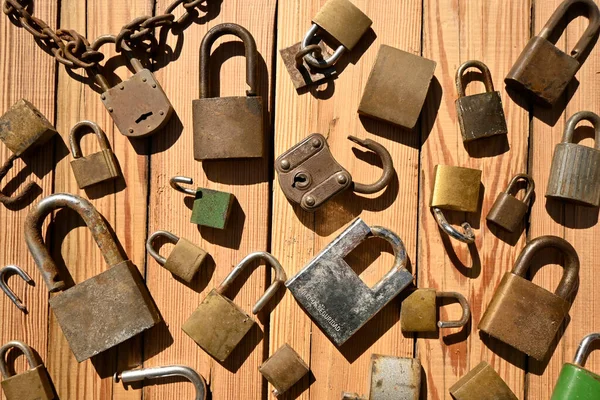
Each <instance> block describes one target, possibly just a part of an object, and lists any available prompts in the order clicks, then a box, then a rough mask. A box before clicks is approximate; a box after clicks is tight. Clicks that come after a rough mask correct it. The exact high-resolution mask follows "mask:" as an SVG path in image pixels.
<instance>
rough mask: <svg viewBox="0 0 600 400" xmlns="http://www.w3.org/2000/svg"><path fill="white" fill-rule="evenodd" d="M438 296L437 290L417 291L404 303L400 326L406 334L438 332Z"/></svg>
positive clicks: (401, 310)
mask: <svg viewBox="0 0 600 400" xmlns="http://www.w3.org/2000/svg"><path fill="white" fill-rule="evenodd" d="M436 299H437V296H436V291H435V289H418V290H415V291H414V292H413V293H412V294H411V295H410V296H408V297H407V298H406V299H404V301H403V302H402V306H401V309H400V325H401V327H402V330H403V331H405V332H435V331H437V328H438V326H437V321H438V318H437V304H436V303H437V300H436Z"/></svg>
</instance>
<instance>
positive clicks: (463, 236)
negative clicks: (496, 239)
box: [431, 207, 475, 244]
mask: <svg viewBox="0 0 600 400" xmlns="http://www.w3.org/2000/svg"><path fill="white" fill-rule="evenodd" d="M431 210H432V211H433V216H434V217H435V219H436V221H437V223H438V225H439V226H440V228H442V230H443V231H444V232H446V233H447V234H448V235H449V236H450V237H453V238H454V239H456V240H459V241H461V242H463V243H467V244H470V243H474V242H475V233H474V232H473V228H471V225H470V224H469V223H468V222H463V223H462V224H461V226H462V228H463V232H460V231H459V230H457V229H456V228H455V227H453V226H452V225H450V224H449V223H448V220H446V217H445V216H444V213H443V212H442V210H441V209H440V208H439V207H431Z"/></svg>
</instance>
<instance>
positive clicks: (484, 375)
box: [450, 361, 519, 400]
mask: <svg viewBox="0 0 600 400" xmlns="http://www.w3.org/2000/svg"><path fill="white" fill-rule="evenodd" d="M450 394H451V395H452V398H454V399H455V400H519V399H518V398H517V396H515V394H514V393H513V392H512V390H510V388H509V387H508V385H507V384H506V382H504V381H503V380H502V378H501V377H500V375H498V373H497V372H496V371H495V370H494V368H492V366H491V365H490V364H488V363H487V362H485V361H482V362H481V363H479V364H478V365H477V366H476V367H475V368H473V369H472V370H471V371H469V372H468V373H467V374H466V375H465V376H463V377H462V378H460V379H459V380H458V381H457V382H456V383H455V384H454V385H452V387H451V388H450Z"/></svg>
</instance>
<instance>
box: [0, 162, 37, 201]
mask: <svg viewBox="0 0 600 400" xmlns="http://www.w3.org/2000/svg"><path fill="white" fill-rule="evenodd" d="M17 158H18V157H17V156H16V155H15V154H13V155H11V156H10V157H8V160H6V162H5V163H4V164H3V165H2V167H0V181H2V179H4V177H5V176H6V174H8V171H10V170H11V168H12V167H13V165H14V163H15V160H16V159H17ZM35 186H36V184H35V183H33V182H29V183H28V184H26V185H25V187H24V188H23V190H22V191H21V193H19V194H18V195H14V196H7V195H5V194H4V193H3V192H2V190H0V203H2V204H4V205H5V206H7V207H12V206H14V205H16V204H19V203H20V202H22V201H23V200H24V199H25V198H26V197H27V196H29V194H30V193H31V191H32V190H33V189H34V188H35Z"/></svg>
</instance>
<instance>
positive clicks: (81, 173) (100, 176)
mask: <svg viewBox="0 0 600 400" xmlns="http://www.w3.org/2000/svg"><path fill="white" fill-rule="evenodd" d="M71 168H72V169H73V175H75V180H77V186H79V188H80V189H83V188H86V187H88V186H92V185H95V184H97V183H100V182H105V181H108V180H111V179H115V178H118V177H119V176H121V170H120V169H119V165H118V163H117V159H116V158H115V155H114V153H113V152H112V150H110V149H104V150H102V151H99V152H98V153H93V154H90V155H89V156H85V157H79V158H76V159H74V160H72V161H71Z"/></svg>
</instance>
